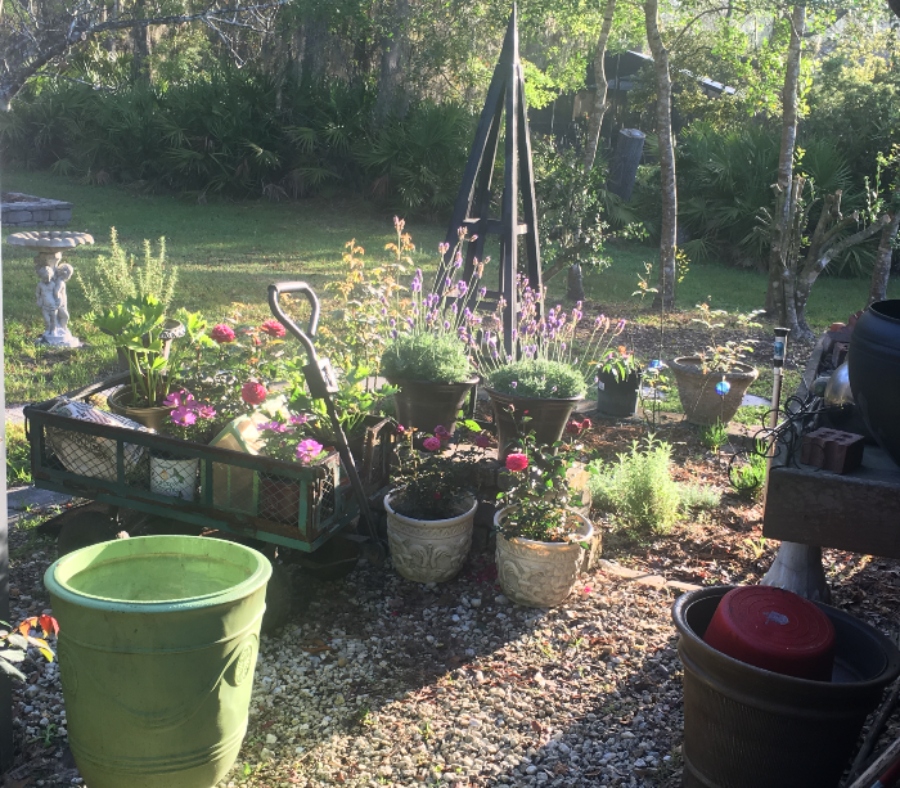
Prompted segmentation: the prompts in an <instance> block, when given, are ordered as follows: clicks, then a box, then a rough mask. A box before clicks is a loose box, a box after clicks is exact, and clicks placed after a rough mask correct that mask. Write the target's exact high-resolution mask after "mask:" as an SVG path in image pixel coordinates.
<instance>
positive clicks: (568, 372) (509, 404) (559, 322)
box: [470, 282, 625, 461]
mask: <svg viewBox="0 0 900 788" xmlns="http://www.w3.org/2000/svg"><path fill="white" fill-rule="evenodd" d="M519 304H520V308H519V313H518V324H517V327H516V330H515V337H514V339H515V346H514V347H513V349H512V352H508V351H507V350H506V349H505V348H504V346H503V336H502V335H501V334H500V333H499V332H498V331H493V330H491V329H490V328H488V329H485V330H483V331H481V332H479V333H478V334H475V333H474V332H473V333H472V334H471V336H470V347H471V351H472V353H473V355H474V356H475V358H476V359H477V367H478V369H479V371H480V372H481V374H482V376H483V379H484V384H485V390H486V391H487V393H488V396H489V397H490V398H491V403H492V405H493V409H494V422H495V424H496V425H497V433H498V440H499V443H500V450H499V456H500V460H501V461H503V460H504V459H505V458H506V456H507V454H508V452H509V449H510V446H511V444H512V442H513V441H514V440H515V439H516V436H517V435H518V434H520V433H521V432H522V429H521V426H522V425H521V420H522V417H523V416H524V415H526V414H527V415H528V416H529V418H530V420H531V424H532V428H533V429H534V432H535V438H536V440H537V442H538V443H539V444H542V445H551V444H553V443H556V441H558V440H559V439H560V438H561V437H562V434H563V431H564V430H565V427H566V424H567V423H568V421H569V417H570V416H571V415H572V411H573V410H574V409H575V407H576V406H577V405H578V403H579V402H581V401H582V400H583V399H584V396H585V394H586V393H587V390H588V383H589V381H590V382H591V383H593V382H594V381H595V379H596V378H595V376H596V370H597V365H598V360H599V359H600V358H602V357H603V355H604V354H605V353H606V352H607V351H608V350H609V346H610V344H611V343H612V341H613V339H614V338H615V337H617V336H619V335H620V334H621V333H622V331H623V329H624V328H625V321H624V320H620V321H618V322H617V323H613V322H612V321H611V320H610V319H609V318H608V317H606V316H604V315H598V316H597V317H595V318H594V319H593V320H590V321H589V322H588V321H586V320H585V316H584V312H583V311H582V303H581V302H580V301H579V302H578V303H577V304H576V305H575V307H574V309H572V310H571V312H568V313H567V312H565V311H564V310H563V308H562V307H561V306H558V305H557V306H554V307H552V308H551V309H549V310H546V311H544V312H541V310H540V298H539V294H538V293H536V292H535V291H534V290H532V289H531V288H530V287H528V285H527V284H526V283H524V282H520V288H519ZM501 308H502V305H500V306H498V313H497V314H496V315H494V317H493V318H492V320H491V321H490V322H489V325H497V326H499V325H502V321H501V320H500V314H499V311H500V309H501ZM582 321H585V322H588V325H587V326H586V332H585V333H586V336H585V338H584V339H583V340H582V339H581V338H579V337H578V336H577V332H578V330H579V328H580V327H581V326H582Z"/></svg>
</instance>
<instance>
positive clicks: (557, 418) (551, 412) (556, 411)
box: [485, 387, 584, 462]
mask: <svg viewBox="0 0 900 788" xmlns="http://www.w3.org/2000/svg"><path fill="white" fill-rule="evenodd" d="M485 391H486V392H487V393H488V396H489V397H490V398H491V405H493V407H494V424H496V425H497V441H498V443H499V445H500V449H499V452H498V453H499V459H500V461H501V462H503V460H505V459H506V455H507V454H508V453H509V445H510V444H511V443H512V442H513V441H514V440H515V439H516V437H517V436H518V434H519V430H518V429H517V420H519V422H518V425H519V428H521V427H522V422H521V419H522V417H523V416H524V415H526V414H527V415H528V416H529V417H530V421H528V422H526V423H525V425H524V429H525V430H526V431H527V430H532V431H533V432H534V436H535V439H536V440H537V442H538V443H539V444H541V445H546V446H549V445H551V444H553V443H556V441H558V440H560V438H562V435H563V431H564V430H565V428H566V424H567V423H568V421H569V416H571V415H572V411H573V410H574V409H575V406H576V405H577V404H578V403H579V402H581V400H582V399H584V397H567V398H565V399H562V398H560V399H556V398H548V399H539V398H537V397H516V396H513V395H511V394H501V393H500V392H499V391H494V390H493V389H489V388H487V387H485ZM510 408H512V410H510Z"/></svg>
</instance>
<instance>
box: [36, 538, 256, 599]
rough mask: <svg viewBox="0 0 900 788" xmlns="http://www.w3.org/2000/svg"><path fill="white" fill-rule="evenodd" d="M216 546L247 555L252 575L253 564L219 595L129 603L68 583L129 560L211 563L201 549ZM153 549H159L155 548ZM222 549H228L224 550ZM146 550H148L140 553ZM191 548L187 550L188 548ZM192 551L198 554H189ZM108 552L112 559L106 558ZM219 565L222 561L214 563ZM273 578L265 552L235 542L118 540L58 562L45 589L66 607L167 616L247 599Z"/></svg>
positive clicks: (49, 572) (47, 574) (50, 570)
mask: <svg viewBox="0 0 900 788" xmlns="http://www.w3.org/2000/svg"><path fill="white" fill-rule="evenodd" d="M211 543H216V547H219V548H220V549H221V550H222V552H226V551H227V552H229V553H231V554H235V553H243V554H245V556H246V559H247V566H248V571H250V569H249V568H250V567H251V566H253V564H255V565H256V566H255V568H253V569H252V571H250V574H249V575H248V576H247V577H245V578H244V579H243V580H241V581H240V582H238V583H236V584H234V585H230V586H227V587H225V588H223V589H222V590H220V591H212V592H210V593H207V594H197V595H194V596H188V597H175V598H173V599H168V600H165V599H157V600H152V599H151V600H127V599H119V598H116V597H105V596H98V595H95V594H89V593H86V592H84V591H79V590H77V589H76V588H74V587H73V586H71V585H70V583H69V580H70V579H71V578H72V577H74V576H76V575H78V574H79V573H80V572H82V571H84V570H87V569H89V568H90V567H91V566H92V565H94V566H96V565H97V564H98V562H97V558H98V557H99V558H100V560H99V563H101V564H103V563H105V564H112V563H118V562H124V561H127V560H128V559H129V558H135V557H148V556H154V557H155V556H172V557H190V558H194V559H195V560H197V561H202V560H203V559H205V558H210V557H211V556H209V555H208V554H207V551H205V550H204V549H203V548H204V547H207V546H209V545H210V544H211ZM154 544H155V548H154V547H153V545H154ZM221 545H227V547H226V548H221ZM142 547H147V548H149V549H147V550H146V551H144V552H141V548H142ZM186 547H187V548H188V549H185V548H186ZM190 548H194V549H190ZM106 553H109V555H108V556H106V555H105V554H106ZM213 560H221V559H213ZM271 574H272V566H271V564H270V563H269V561H268V559H267V558H265V556H263V555H262V554H261V553H259V552H258V551H256V550H253V549H252V548H250V547H246V546H244V545H242V544H239V543H237V542H230V541H226V540H223V539H215V538H211V537H201V536H136V537H130V538H128V539H116V540H112V541H109V542H101V543H100V544H96V545H91V546H90V547H84V548H82V549H80V550H76V551H75V552H72V553H69V554H68V555H65V556H63V557H62V558H59V559H57V560H56V561H54V562H53V563H52V564H51V565H50V566H49V567H48V568H47V571H46V572H45V573H44V585H45V587H46V588H47V590H48V591H49V592H50V593H51V594H54V595H55V596H57V597H59V598H60V599H61V600H63V601H65V602H69V603H72V604H77V605H79V606H81V607H89V608H95V609H98V610H104V611H107V612H115V613H137V614H142V615H143V614H146V613H163V612H174V611H187V610H193V609H199V608H209V607H212V606H215V605H221V604H229V603H231V602H233V601H235V600H240V599H242V598H243V597H246V596H247V595H248V593H252V592H253V591H254V590H256V589H257V588H259V587H260V586H262V585H265V583H266V582H267V581H268V579H269V577H270V576H271Z"/></svg>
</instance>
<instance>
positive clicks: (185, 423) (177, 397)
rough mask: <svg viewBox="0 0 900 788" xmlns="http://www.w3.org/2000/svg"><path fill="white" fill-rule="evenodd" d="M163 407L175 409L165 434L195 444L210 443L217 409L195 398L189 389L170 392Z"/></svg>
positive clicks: (166, 425) (167, 423) (171, 413)
mask: <svg viewBox="0 0 900 788" xmlns="http://www.w3.org/2000/svg"><path fill="white" fill-rule="evenodd" d="M163 405H166V406H167V407H174V410H172V411H171V412H170V413H169V418H168V421H167V422H166V424H165V432H166V434H167V435H171V436H172V437H173V438H180V439H181V440H184V441H192V442H194V443H208V442H209V440H210V439H211V438H212V435H211V432H212V430H213V427H214V425H215V418H216V409H215V408H214V407H213V406H212V405H210V404H208V403H206V402H200V401H198V400H197V399H195V398H194V395H193V394H191V392H190V391H188V390H187V389H178V390H177V391H172V392H170V393H169V394H168V395H167V396H166V398H165V399H164V400H163Z"/></svg>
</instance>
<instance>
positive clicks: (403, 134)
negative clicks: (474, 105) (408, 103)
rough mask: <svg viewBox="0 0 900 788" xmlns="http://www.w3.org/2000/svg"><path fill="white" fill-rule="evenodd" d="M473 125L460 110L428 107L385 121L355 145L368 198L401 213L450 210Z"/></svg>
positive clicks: (466, 112) (468, 115)
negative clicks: (386, 201)
mask: <svg viewBox="0 0 900 788" xmlns="http://www.w3.org/2000/svg"><path fill="white" fill-rule="evenodd" d="M474 125H475V118H474V116H473V115H472V114H471V112H469V110H467V109H466V108H464V107H462V106H460V105H457V104H433V103H430V102H424V103H422V104H420V105H417V106H414V107H412V108H411V109H410V110H409V112H408V113H407V115H406V116H405V117H403V118H393V119H391V120H389V121H388V122H387V123H386V124H385V125H384V126H382V127H381V128H379V129H377V130H375V131H374V132H373V133H372V134H371V135H370V137H369V138H368V139H366V140H365V141H362V142H360V144H359V145H358V146H357V154H356V157H357V160H358V161H359V162H360V163H361V164H362V166H363V169H364V170H365V171H366V173H367V174H368V175H369V176H370V177H371V178H372V186H371V189H372V194H373V195H375V196H376V197H379V198H382V199H389V200H394V201H397V202H399V203H400V205H402V206H403V208H405V209H407V210H410V209H414V210H425V211H428V212H438V211H446V210H447V209H449V208H450V207H452V205H453V201H454V200H455V199H456V192H457V189H458V188H459V182H460V180H461V179H462V173H463V168H464V167H465V165H466V159H467V157H468V152H469V145H470V143H471V140H472V131H473V129H474Z"/></svg>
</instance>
